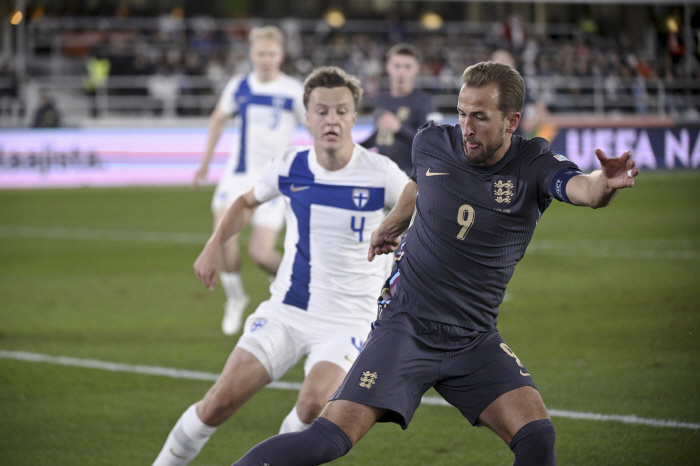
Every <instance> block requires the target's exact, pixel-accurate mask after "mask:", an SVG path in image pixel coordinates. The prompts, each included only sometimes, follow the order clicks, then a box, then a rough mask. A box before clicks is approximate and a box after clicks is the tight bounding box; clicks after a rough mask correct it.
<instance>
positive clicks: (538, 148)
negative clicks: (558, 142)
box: [513, 136, 551, 156]
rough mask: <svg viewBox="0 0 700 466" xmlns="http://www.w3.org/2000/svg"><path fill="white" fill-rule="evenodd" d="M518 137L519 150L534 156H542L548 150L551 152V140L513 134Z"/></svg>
mask: <svg viewBox="0 0 700 466" xmlns="http://www.w3.org/2000/svg"><path fill="white" fill-rule="evenodd" d="M513 137H514V138H519V139H518V150H519V151H522V152H524V153H527V154H530V155H532V156H540V155H542V154H545V153H547V152H551V149H550V148H549V141H547V140H546V139H544V138H541V137H537V136H536V137H534V138H531V139H527V138H523V137H521V136H513Z"/></svg>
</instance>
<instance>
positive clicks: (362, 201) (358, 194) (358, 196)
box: [352, 188, 369, 209]
mask: <svg viewBox="0 0 700 466" xmlns="http://www.w3.org/2000/svg"><path fill="white" fill-rule="evenodd" d="M352 202H354V203H355V205H356V206H357V208H358V209H361V208H363V207H364V206H366V205H367V203H368V202H369V189H362V188H355V189H353V190H352Z"/></svg>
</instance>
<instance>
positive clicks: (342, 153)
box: [316, 142, 355, 171]
mask: <svg viewBox="0 0 700 466" xmlns="http://www.w3.org/2000/svg"><path fill="white" fill-rule="evenodd" d="M354 150H355V144H354V143H352V142H350V143H349V144H346V145H345V146H343V147H341V148H339V149H320V150H319V149H316V161H317V162H318V164H319V165H320V166H321V167H323V168H324V169H325V170H328V171H336V170H340V169H341V168H343V167H344V166H345V165H347V164H348V162H349V161H350V158H351V157H352V153H353V151H354Z"/></svg>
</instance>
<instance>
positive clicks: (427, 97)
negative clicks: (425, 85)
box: [413, 89, 433, 102]
mask: <svg viewBox="0 0 700 466" xmlns="http://www.w3.org/2000/svg"><path fill="white" fill-rule="evenodd" d="M413 98H414V99H415V100H417V101H420V102H432V101H433V96H432V95H431V94H430V93H428V92H426V91H424V90H422V89H415V90H414V91H413Z"/></svg>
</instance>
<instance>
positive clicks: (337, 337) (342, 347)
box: [299, 318, 371, 381]
mask: <svg viewBox="0 0 700 466" xmlns="http://www.w3.org/2000/svg"><path fill="white" fill-rule="evenodd" d="M370 329H371V322H369V321H368V320H361V319H357V320H350V319H342V320H337V321H335V320H322V319H320V318H319V319H315V320H314V322H313V324H312V325H310V326H307V327H306V328H303V329H299V330H301V331H303V333H304V336H303V338H305V339H306V340H307V341H308V342H309V351H308V355H307V357H306V361H305V363H304V373H305V374H306V375H307V376H308V375H309V374H310V372H311V370H312V368H313V367H314V366H315V365H316V364H318V363H319V362H330V363H333V364H335V365H336V366H338V367H340V368H341V369H342V370H343V371H344V372H347V371H348V370H349V369H350V367H351V366H352V364H353V363H354V362H355V360H356V359H357V357H358V355H359V354H360V351H361V350H362V346H363V345H364V342H365V341H366V340H367V335H368V333H369V330H370ZM341 381H342V379H341Z"/></svg>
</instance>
